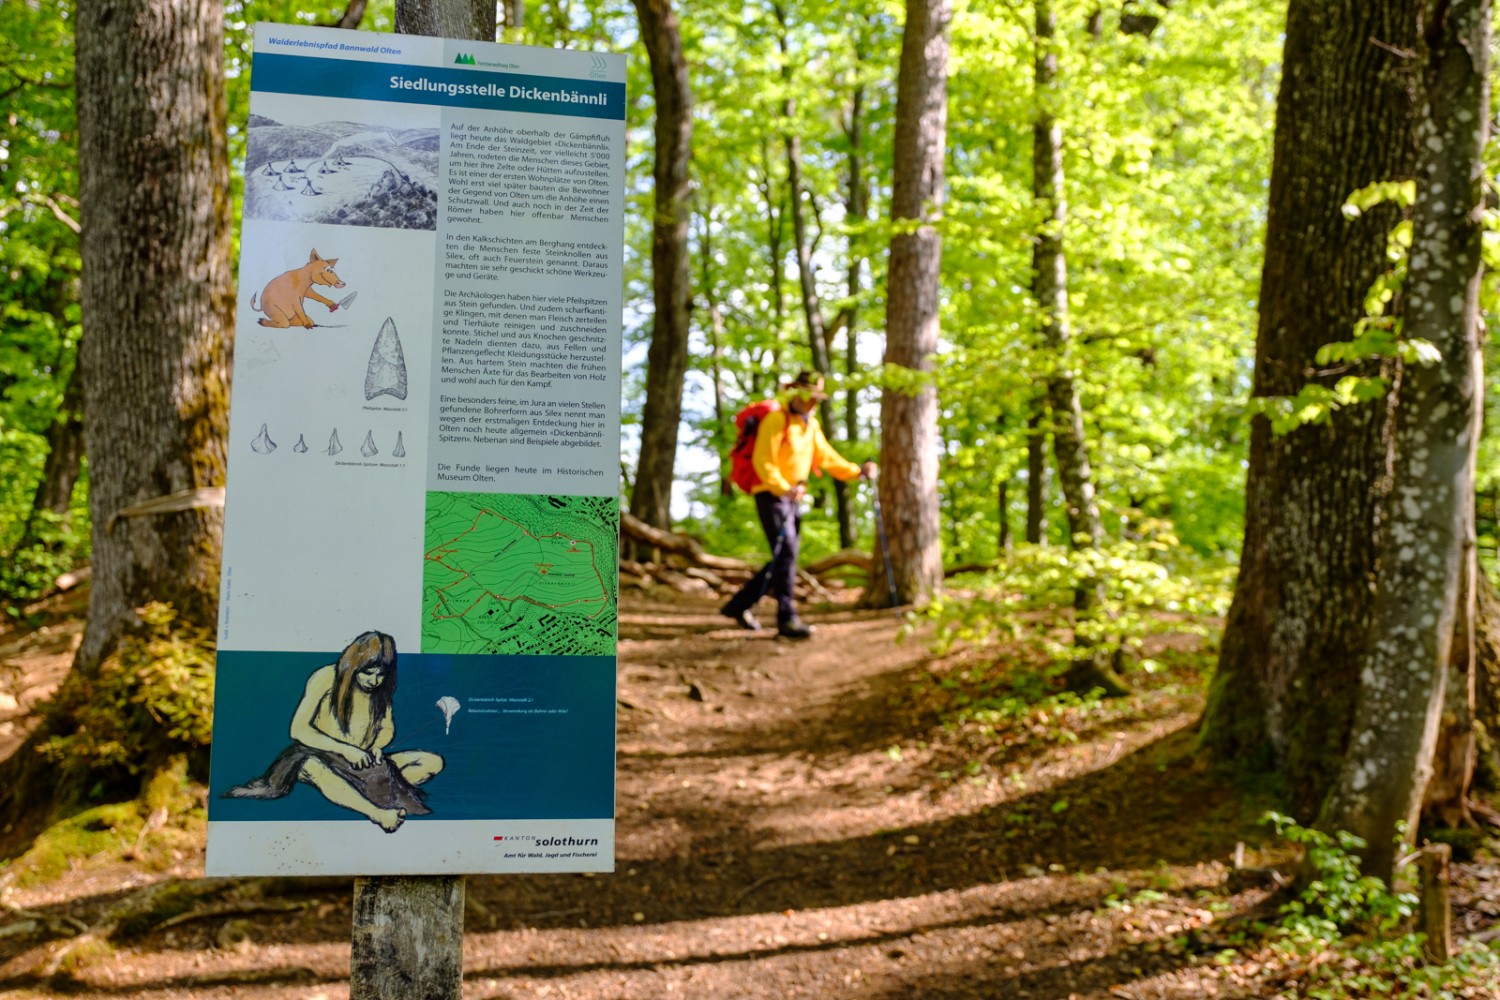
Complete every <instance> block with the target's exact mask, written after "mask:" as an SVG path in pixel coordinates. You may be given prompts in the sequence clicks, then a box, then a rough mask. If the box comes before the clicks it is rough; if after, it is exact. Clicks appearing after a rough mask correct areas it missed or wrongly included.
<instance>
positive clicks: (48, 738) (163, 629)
mask: <svg viewBox="0 0 1500 1000" xmlns="http://www.w3.org/2000/svg"><path fill="white" fill-rule="evenodd" d="M140 619H141V628H140V630H139V631H138V632H136V633H134V634H130V635H127V636H125V637H124V638H123V639H122V640H121V641H120V645H119V649H118V650H117V652H116V653H115V654H114V655H112V656H110V657H109V658H108V659H106V660H105V661H104V662H103V663H102V664H101V665H100V666H99V668H98V670H97V671H94V672H93V673H92V674H88V675H82V674H80V673H78V672H76V671H75V672H73V673H71V674H69V676H68V678H67V680H66V681H65V682H64V683H63V686H62V688H61V689H60V690H59V691H58V693H57V695H56V697H54V698H53V699H52V701H51V702H49V703H48V704H47V705H46V706H45V707H44V709H43V713H44V721H43V732H44V733H45V734H46V735H45V738H44V739H43V741H42V742H41V744H40V746H39V747H38V752H39V753H40V754H41V756H42V757H43V758H44V760H45V761H46V763H47V765H48V768H49V771H50V772H51V773H52V774H53V776H54V778H55V783H56V785H57V786H58V787H59V788H60V789H62V790H63V791H64V793H65V794H64V796H63V797H64V798H66V797H68V794H69V793H72V792H76V791H82V793H83V795H84V797H85V801H86V799H87V798H95V799H97V798H99V797H100V796H102V795H106V794H108V791H109V788H110V787H111V786H119V785H121V784H122V783H126V784H128V783H130V782H135V781H138V780H139V779H142V778H149V777H150V776H151V774H152V773H154V772H155V771H156V770H158V769H159V768H161V767H162V766H164V764H165V763H166V762H167V761H168V760H170V759H172V758H175V757H178V756H183V757H185V758H186V759H187V760H188V761H189V762H190V763H191V764H192V765H193V766H194V768H193V769H194V770H195V771H197V772H201V767H202V764H203V763H204V762H205V761H206V759H207V751H208V746H209V744H210V742H211V741H212V739H213V682H214V674H213V665H214V644H213V636H212V634H211V633H210V632H209V631H208V630H207V629H204V628H201V627H199V626H195V625H190V624H188V623H185V622H183V621H181V620H180V619H179V618H178V616H177V613H176V612H175V611H174V610H173V609H172V608H171V607H170V606H168V605H165V604H151V605H148V606H146V607H145V608H143V609H141V612H140Z"/></svg>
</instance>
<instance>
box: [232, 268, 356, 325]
mask: <svg viewBox="0 0 1500 1000" xmlns="http://www.w3.org/2000/svg"><path fill="white" fill-rule="evenodd" d="M337 263H338V258H337V257H335V258H333V259H332V260H324V259H323V258H322V257H319V256H318V251H316V250H314V251H313V252H312V255H311V256H310V257H308V258H307V263H306V264H304V265H302V266H301V267H294V268H292V269H291V270H290V271H288V272H286V273H285V274H278V275H277V276H276V277H274V278H272V279H271V281H270V283H269V284H267V285H266V287H265V290H264V291H262V292H261V293H260V300H259V301H256V297H255V296H254V295H252V296H250V308H251V309H254V310H255V311H256V312H263V313H265V314H266V318H265V319H262V320H261V321H260V325H261V326H269V327H274V328H275V329H278V330H284V329H286V328H287V327H289V326H301V327H306V328H307V329H309V330H311V329H312V328H313V327H315V326H317V324H316V323H314V322H313V321H312V320H311V319H310V318H309V317H308V315H307V313H306V312H305V311H304V310H303V308H302V303H303V300H305V299H312V300H313V301H314V302H321V303H323V304H324V305H325V306H327V307H328V311H329V312H335V311H337V310H338V307H339V306H338V303H337V302H333V301H331V300H330V299H325V298H324V297H323V296H321V295H319V294H318V293H317V292H316V291H314V290H313V286H314V285H327V286H328V287H329V288H343V287H344V282H343V279H341V278H340V277H339V276H338V275H337V274H335V273H334V271H333V266H334V265H335V264H337Z"/></svg>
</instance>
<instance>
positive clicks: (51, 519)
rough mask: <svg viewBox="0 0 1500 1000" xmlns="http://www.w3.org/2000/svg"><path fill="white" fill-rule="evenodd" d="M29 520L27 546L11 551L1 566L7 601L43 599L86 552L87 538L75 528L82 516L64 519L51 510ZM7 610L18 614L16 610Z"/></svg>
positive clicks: (0, 579) (1, 585) (2, 588)
mask: <svg viewBox="0 0 1500 1000" xmlns="http://www.w3.org/2000/svg"><path fill="white" fill-rule="evenodd" d="M32 516H33V518H34V520H33V522H32V525H31V531H30V539H29V542H28V543H27V544H23V545H18V546H17V547H16V548H15V549H13V550H11V552H10V553H9V554H8V556H7V558H6V559H5V561H4V562H3V563H0V596H3V598H4V599H6V600H11V601H19V602H25V601H30V600H34V599H36V598H38V597H40V596H42V595H43V594H45V593H47V592H48V591H49V590H51V589H52V583H53V581H54V580H56V579H57V578H58V576H59V575H61V574H63V573H65V572H67V571H68V570H69V569H71V568H72V567H73V566H75V565H77V564H78V562H79V561H80V560H81V559H82V558H83V557H84V556H85V555H86V554H87V551H88V536H87V534H86V532H84V531H80V530H79V529H78V527H77V525H78V523H79V522H80V521H83V520H84V518H82V517H81V516H79V515H77V514H75V515H73V516H69V517H63V516H61V515H58V514H54V513H52V512H51V511H50V510H40V511H36V512H35V513H34V514H33V515H32ZM7 610H8V611H9V612H11V613H13V614H14V613H17V609H16V608H15V607H7Z"/></svg>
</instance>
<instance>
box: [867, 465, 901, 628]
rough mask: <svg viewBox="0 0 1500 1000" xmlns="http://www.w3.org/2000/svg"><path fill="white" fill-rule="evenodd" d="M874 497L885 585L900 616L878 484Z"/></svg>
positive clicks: (876, 527)
mask: <svg viewBox="0 0 1500 1000" xmlns="http://www.w3.org/2000/svg"><path fill="white" fill-rule="evenodd" d="M872 485H873V484H872ZM873 499H874V501H875V534H876V535H878V536H879V538H880V557H881V559H883V560H884V562H885V585H886V587H887V589H888V590H889V591H890V595H891V610H892V611H895V612H896V615H897V617H899V616H900V615H901V608H900V603H899V602H898V601H897V600H896V574H895V573H892V572H891V546H890V543H889V541H887V539H886V537H885V518H884V517H882V516H881V513H880V487H878V486H876V487H875V490H874V493H873Z"/></svg>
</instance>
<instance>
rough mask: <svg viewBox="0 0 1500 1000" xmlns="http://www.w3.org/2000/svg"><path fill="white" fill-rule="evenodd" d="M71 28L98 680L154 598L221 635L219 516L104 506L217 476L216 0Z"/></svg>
mask: <svg viewBox="0 0 1500 1000" xmlns="http://www.w3.org/2000/svg"><path fill="white" fill-rule="evenodd" d="M76 31H77V51H78V63H77V65H78V74H77V75H78V130H79V156H78V162H79V200H80V202H81V203H82V223H83V236H82V244H81V252H82V257H83V269H82V276H83V280H82V296H81V299H82V305H83V325H84V331H85V334H84V337H83V340H82V343H81V345H80V347H79V358H80V361H81V364H82V365H83V369H84V371H85V372H86V373H87V377H86V378H85V379H84V385H83V407H84V444H85V449H86V451H87V453H88V456H89V512H90V516H91V517H92V520H93V567H94V574H93V589H92V592H91V595H90V600H89V614H88V625H87V627H86V629H85V632H84V638H83V644H82V646H81V647H80V649H79V651H78V658H77V660H76V663H75V670H78V671H81V672H83V673H84V674H88V673H89V672H91V671H92V670H93V669H94V668H95V667H96V666H97V664H98V663H99V661H100V659H101V657H102V656H103V655H104V654H105V653H107V652H108V651H109V650H110V649H111V648H112V647H113V646H114V645H115V642H116V641H117V640H118V638H119V637H120V634H121V632H122V630H124V629H127V628H129V627H130V624H131V623H132V622H133V621H134V620H135V609H136V608H137V607H139V606H140V605H142V604H145V603H146V602H148V601H165V602H168V603H170V604H172V605H174V606H175V607H176V608H177V610H178V612H179V613H180V614H181V615H182V616H183V618H185V619H186V620H187V621H188V622H191V623H193V624H196V625H203V626H207V627H209V628H210V629H212V627H213V624H214V621H215V619H216V613H217V607H218V590H219V531H220V527H221V524H222V518H221V511H220V510H218V509H214V508H203V509H198V510H193V511H185V512H180V513H174V514H164V515H158V516H155V517H140V518H129V519H126V520H122V521H120V522H118V523H116V524H112V515H113V514H114V513H115V512H116V511H118V510H120V509H121V508H124V507H128V506H130V505H132V504H136V503H140V502H141V501H143V500H149V499H151V498H153V497H159V496H163V495H165V494H169V493H174V492H177V491H179V490H188V489H193V488H196V487H205V486H219V485H223V482H224V461H225V455H224V436H225V430H226V426H227V422H228V421H227V407H226V401H227V395H228V387H227V383H228V375H227V370H226V363H227V362H226V359H227V355H228V343H229V337H230V329H231V323H232V317H233V308H234V291H233V285H232V283H231V282H232V279H231V273H230V263H229V233H230V219H229V212H230V203H229V165H228V150H227V143H226V137H225V100H224V70H223V60H222V58H221V56H222V50H223V44H224V39H223V6H222V5H221V4H217V3H212V2H208V0H196V2H194V0H121V2H117V3H111V4H101V3H88V4H83V5H81V6H80V7H79V8H78V21H77V28H76Z"/></svg>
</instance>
